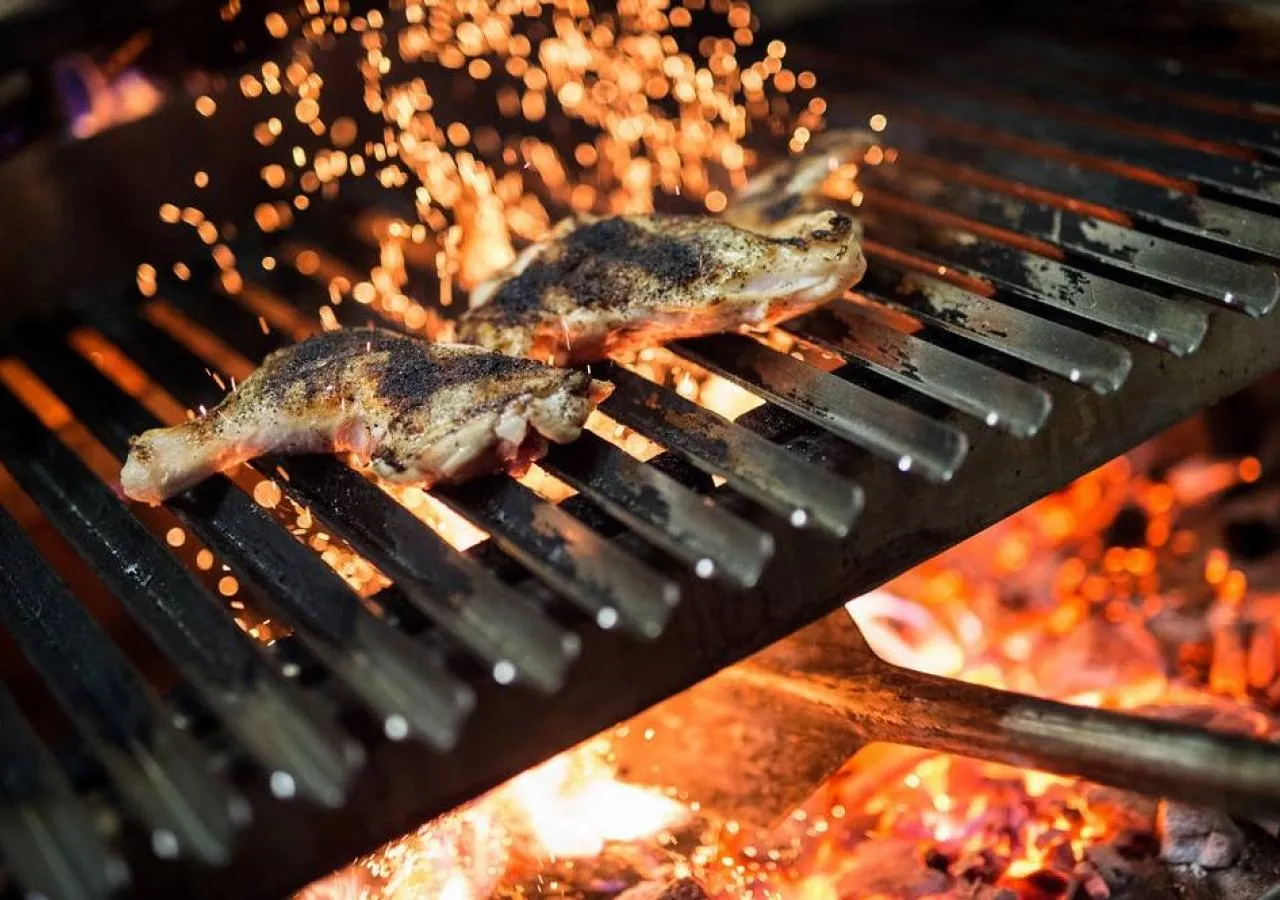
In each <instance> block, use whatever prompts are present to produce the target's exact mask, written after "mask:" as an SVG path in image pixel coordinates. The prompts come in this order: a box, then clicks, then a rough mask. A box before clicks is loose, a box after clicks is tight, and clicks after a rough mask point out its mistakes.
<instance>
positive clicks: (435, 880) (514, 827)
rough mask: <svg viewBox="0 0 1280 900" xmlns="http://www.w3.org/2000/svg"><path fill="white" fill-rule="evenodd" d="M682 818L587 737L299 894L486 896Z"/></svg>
mask: <svg viewBox="0 0 1280 900" xmlns="http://www.w3.org/2000/svg"><path fill="white" fill-rule="evenodd" d="M689 818H690V811H689V809H688V807H686V806H685V805H684V804H683V803H680V802H678V801H676V800H673V799H671V798H669V797H667V796H665V795H663V794H662V793H660V792H658V791H656V790H654V789H651V788H643V787H637V786H634V785H627V784H623V783H621V782H620V781H618V780H617V773H616V771H615V769H614V767H613V765H612V764H611V763H610V762H609V759H608V747H607V744H605V743H603V742H600V741H594V742H591V743H588V744H584V745H582V746H580V747H577V748H575V749H573V750H570V751H568V752H566V753H563V754H561V755H559V756H557V757H555V758H553V759H551V760H548V761H547V762H546V763H543V764H542V765H540V766H536V767H535V768H533V769H530V770H529V771H527V772H524V773H522V774H521V775H519V776H517V777H516V778H514V779H512V780H511V781H509V782H507V783H506V784H505V785H503V786H502V787H499V788H497V789H495V790H494V791H492V792H490V793H489V794H486V795H485V796H483V797H481V798H479V799H477V800H475V801H473V802H472V803H470V804H468V805H467V806H465V807H463V808H461V809H459V810H457V811H455V812H452V813H449V814H448V815H446V816H443V817H441V818H439V819H437V820H435V821H433V822H430V823H428V824H427V825H424V826H423V827H422V828H420V829H418V831H416V832H414V833H413V834H410V835H406V836H405V837H403V838H401V839H400V840H398V841H394V842H393V843H391V844H388V845H387V846H385V847H383V848H382V849H380V850H379V851H378V852H376V853H375V854H373V855H371V856H369V857H368V858H366V859H364V860H361V861H359V862H358V863H357V864H355V865H353V866H351V867H350V868H348V869H346V870H343V871H341V872H339V873H337V874H336V875H333V876H330V877H329V878H327V879H323V880H321V881H319V882H317V883H316V884H314V885H312V886H311V887H310V888H308V889H307V891H306V892H304V893H303V894H301V895H299V897H298V898H296V900H327V898H330V897H333V898H335V900H336V898H338V897H340V896H345V895H343V894H341V893H340V892H339V891H340V890H341V889H342V888H343V887H344V886H348V885H351V884H353V883H356V882H358V883H359V884H360V890H361V891H362V893H361V894H360V896H362V897H365V898H370V900H372V898H381V900H417V898H422V897H435V898H453V900H484V898H487V897H489V896H491V895H492V893H493V891H494V890H496V889H497V887H498V886H499V885H500V884H501V883H502V882H503V881H504V880H506V879H511V878H516V877H520V876H521V875H529V874H530V873H533V872H537V871H538V870H540V869H541V868H542V867H543V866H546V865H548V864H550V863H552V862H555V861H563V860H568V861H572V860H578V859H588V858H591V857H594V856H597V855H598V854H600V853H601V852H602V851H604V850H605V848H606V847H607V846H609V845H611V844H616V843H622V842H633V841H638V840H641V839H646V838H650V837H652V836H653V835H655V834H658V833H659V832H662V831H664V830H666V829H669V828H673V827H676V826H677V825H679V824H680V823H682V822H684V821H686V820H687V819H689Z"/></svg>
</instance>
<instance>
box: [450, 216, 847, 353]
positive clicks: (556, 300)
mask: <svg viewBox="0 0 1280 900" xmlns="http://www.w3.org/2000/svg"><path fill="white" fill-rule="evenodd" d="M854 232H855V229H854V223H853V221H852V220H851V219H850V218H849V217H847V216H843V215H839V214H836V213H832V212H820V213H817V214H815V215H812V216H802V217H797V218H795V219H793V220H791V221H790V223H789V225H788V228H787V230H786V231H785V233H784V232H782V231H779V232H777V233H774V234H771V235H767V236H766V235H761V234H756V233H753V232H751V231H747V230H744V229H742V228H738V227H735V226H733V225H730V224H727V223H725V222H722V221H719V220H717V219H710V218H706V217H702V216H674V215H644V216H612V217H608V218H581V219H571V220H566V221H565V222H562V223H560V225H558V226H557V227H556V228H555V229H554V230H553V232H552V233H551V234H550V235H549V236H548V237H547V238H546V239H544V240H542V241H539V242H538V243H535V244H533V245H531V246H530V247H527V248H526V249H525V250H524V251H523V252H522V253H521V254H520V255H519V256H518V257H517V258H516V261H515V262H514V263H512V265H510V266H508V267H507V268H506V269H504V270H503V271H501V272H499V273H498V274H497V275H495V276H494V277H493V278H491V279H489V280H488V281H486V282H485V283H483V284H481V285H480V286H479V287H478V288H477V289H476V290H475V291H474V292H473V293H472V297H471V308H470V309H468V310H467V311H466V312H465V313H464V314H463V315H462V317H461V318H460V319H459V320H458V327H457V332H456V334H457V337H458V339H459V340H461V341H465V342H467V343H472V344H479V345H480V346H483V347H488V348H490V349H493V350H498V351H500V352H502V353H506V354H510V355H513V356H530V357H533V358H535V359H546V360H548V361H550V362H552V363H555V364H558V365H563V364H566V363H569V362H589V361H591V360H595V359H599V358H601V357H603V356H605V355H606V354H609V353H613V352H616V351H626V350H631V349H636V348H639V347H644V346H650V345H653V344H659V343H662V342H664V341H669V340H675V339H678V338H687V337H696V336H698V335H704V334H712V333H715V332H720V331H730V330H733V329H736V328H738V327H739V326H741V325H750V326H756V327H765V326H768V325H771V324H774V323H776V322H779V321H781V320H783V319H787V318H790V317H792V316H795V315H799V314H800V313H803V312H805V311H807V310H810V309H812V308H813V307H815V306H817V305H819V304H821V303H823V302H825V301H827V300H829V299H831V298H832V297H836V296H838V295H840V294H841V293H843V292H844V291H845V290H846V289H848V288H849V287H850V286H851V285H853V284H854V283H855V282H857V280H858V279H859V278H861V277H862V273H863V271H864V270H865V269H866V262H865V260H864V259H863V257H862V251H861V249H860V248H859V246H858V242H857V239H856V236H855V233H854Z"/></svg>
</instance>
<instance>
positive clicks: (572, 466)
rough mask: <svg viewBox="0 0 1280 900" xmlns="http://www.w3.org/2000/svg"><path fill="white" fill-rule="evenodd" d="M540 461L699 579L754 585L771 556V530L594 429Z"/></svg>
mask: <svg viewBox="0 0 1280 900" xmlns="http://www.w3.org/2000/svg"><path fill="white" fill-rule="evenodd" d="M541 465H542V467H543V468H545V469H547V470H548V471H549V472H551V473H552V474H553V475H556V476H557V477H559V478H561V479H563V480H564V481H566V482H567V483H568V484H570V485H571V486H572V487H574V488H575V489H576V490H579V491H583V492H584V493H587V494H588V495H589V496H591V498H592V499H593V500H595V501H596V502H598V503H600V504H601V506H602V507H603V508H604V509H605V510H606V511H607V512H608V513H609V514H610V515H612V516H614V517H615V518H617V519H618V520H620V521H622V522H623V523H625V524H626V525H627V527H629V528H631V529H632V530H633V531H636V532H637V533H639V534H640V535H642V536H643V537H644V538H645V539H646V540H648V541H650V542H651V543H653V544H655V545H657V546H659V547H661V548H662V549H663V550H665V551H666V552H668V553H670V554H671V555H672V556H675V557H677V558H679V559H683V560H684V561H685V562H687V563H689V564H691V565H692V566H693V571H694V574H695V575H697V576H698V577H700V578H712V577H715V576H717V575H719V576H722V577H724V578H725V579H726V580H728V581H729V582H731V583H733V584H735V585H738V586H739V587H748V588H749V587H753V586H754V585H755V583H756V582H757V581H758V580H759V578H760V573H761V571H762V570H763V569H764V566H765V564H766V563H767V562H768V560H769V558H770V557H771V556H772V555H773V536H772V535H770V534H769V533H768V532H767V531H764V530H763V529H760V528H757V527H756V526H755V525H751V524H748V523H747V522H744V521H743V520H742V519H740V518H738V517H737V516H735V515H732V514H730V513H728V512H726V511H725V510H724V508H723V507H721V506H718V505H716V504H715V503H714V502H712V501H711V500H710V498H707V497H703V496H701V495H699V494H696V493H694V492H693V491H691V490H689V489H688V488H686V487H685V486H684V485H682V484H680V482H678V481H676V480H675V479H674V478H672V477H671V476H669V475H666V474H664V473H663V472H660V471H659V470H658V469H656V468H654V467H653V466H648V465H645V464H644V463H641V462H638V461H637V460H635V459H633V458H632V457H630V456H628V455H627V454H626V453H623V452H621V451H619V450H617V449H616V448H615V447H613V446H611V445H610V444H608V443H607V442H605V441H604V440H602V439H600V438H598V437H596V436H595V435H593V434H591V433H590V432H584V433H583V435H582V436H581V437H580V438H579V439H578V440H577V441H575V442H574V443H572V444H569V445H566V446H558V447H553V448H552V449H551V452H550V453H548V454H547V456H546V458H545V459H543V460H542V463H541Z"/></svg>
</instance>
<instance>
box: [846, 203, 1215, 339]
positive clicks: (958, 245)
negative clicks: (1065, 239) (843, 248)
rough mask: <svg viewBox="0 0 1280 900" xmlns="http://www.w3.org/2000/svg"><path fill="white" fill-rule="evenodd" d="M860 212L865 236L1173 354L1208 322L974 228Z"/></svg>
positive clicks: (1200, 335)
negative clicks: (923, 255) (929, 257)
mask: <svg viewBox="0 0 1280 900" xmlns="http://www.w3.org/2000/svg"><path fill="white" fill-rule="evenodd" d="M864 220H865V222H866V224H867V235H868V237H871V238H873V239H875V240H878V241H882V242H883V243H886V244H890V245H896V246H898V247H901V248H903V249H907V250H908V251H909V252H913V251H915V250H917V249H918V250H920V251H923V252H926V253H929V254H930V255H932V256H936V258H937V259H938V260H939V261H940V262H942V263H945V264H946V265H947V266H948V267H951V268H954V269H958V270H961V271H963V272H966V273H967V274H970V275H973V276H975V277H977V278H979V279H985V280H987V281H991V282H994V283H996V284H999V285H1002V286H1004V287H1005V288H1007V289H1009V290H1011V291H1012V292H1014V293H1015V294H1017V295H1018V296H1020V297H1024V298H1026V299H1028V300H1031V301H1033V302H1037V303H1042V304H1044V305H1046V306H1049V307H1052V308H1054V309H1058V310H1061V311H1062V312H1065V313H1069V314H1072V315H1076V316H1079V317H1081V318H1083V319H1086V320H1088V321H1091V322H1096V323H1098V324H1099V325H1105V326H1106V327H1108V328H1112V329H1114V330H1116V331H1119V332H1121V333H1123V334H1128V335H1131V336H1133V337H1136V338H1138V339H1140V340H1144V341H1146V342H1147V343H1149V344H1152V345H1154V346H1156V347H1160V348H1161V349H1164V350H1168V351H1170V352H1171V353H1173V354H1175V355H1177V356H1185V355H1187V354H1189V353H1193V352H1195V350H1196V348H1197V347H1199V346H1200V341H1201V340H1203V339H1204V335H1205V332H1206V331H1207V330H1208V328H1209V317H1208V315H1207V314H1206V313H1205V312H1204V311H1203V310H1200V309H1196V308H1195V307H1193V306H1191V305H1188V304H1180V303H1178V302H1176V301H1172V300H1168V299H1166V298H1164V297H1160V296H1157V295H1156V294H1152V293H1150V292H1148V291H1144V290H1141V289H1139V288H1135V287H1130V286H1129V285H1127V284H1121V283H1120V282H1117V281H1111V280H1109V279H1106V278H1102V277H1100V276H1098V275H1094V274H1092V273H1089V272H1083V271H1081V270H1080V269H1076V268H1072V267H1071V266H1066V265H1063V264H1062V263H1060V262H1056V261H1054V260H1051V259H1047V258H1045V257H1043V256H1038V255H1036V254H1034V253H1030V252H1028V251H1026V250H1020V249H1017V248H1014V247H1009V246H1006V245H1004V244H999V243H996V242H995V241H992V240H988V239H986V238H982V237H978V236H977V235H975V234H973V233H972V232H968V231H962V230H959V229H954V228H948V227H945V226H941V225H932V224H924V223H919V222H914V221H911V220H905V221H904V220H903V219H900V218H898V217H897V216H896V215H890V216H886V215H883V214H882V212H881V211H880V210H879V209H877V210H875V211H874V212H867V213H866V214H865V216H864Z"/></svg>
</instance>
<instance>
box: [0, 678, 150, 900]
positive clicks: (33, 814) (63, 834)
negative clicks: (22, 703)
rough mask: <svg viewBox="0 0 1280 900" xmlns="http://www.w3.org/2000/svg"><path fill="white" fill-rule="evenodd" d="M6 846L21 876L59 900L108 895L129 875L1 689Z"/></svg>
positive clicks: (0, 776)
mask: <svg viewBox="0 0 1280 900" xmlns="http://www.w3.org/2000/svg"><path fill="white" fill-rule="evenodd" d="M0 853H3V855H4V863H5V865H6V866H8V867H9V868H10V869H11V870H12V872H13V874H14V875H16V876H17V880H18V881H20V882H21V883H22V884H23V885H24V886H25V887H26V888H27V889H28V890H29V891H30V892H31V893H30V894H28V896H31V897H33V896H35V893H36V892H39V893H40V894H42V895H44V896H46V897H56V898H59V900H106V897H108V896H109V895H110V894H112V893H113V892H114V891H115V890H116V889H118V888H120V887H122V886H124V885H125V884H126V883H127V882H128V878H129V872H128V869H127V867H126V866H125V864H124V861H123V860H121V859H120V858H119V857H117V856H116V855H115V854H114V853H112V852H111V851H110V850H108V849H107V845H106V844H105V843H104V842H103V840H102V835H101V834H100V833H99V831H98V828H97V827H96V826H95V824H94V822H93V819H92V818H91V817H90V815H89V810H88V809H87V807H85V805H84V804H83V803H82V802H81V800H80V798H79V797H77V796H76V794H75V792H74V791H73V789H72V787H71V783H70V782H69V781H68V780H67V777H66V776H65V775H64V774H63V773H62V770H61V769H59V768H58V765H57V763H56V762H55V761H54V759H53V756H52V755H51V754H50V753H49V752H48V751H47V750H45V748H44V746H43V745H42V744H41V743H40V740H39V738H37V737H36V735H35V733H34V732H32V730H31V726H30V725H28V724H27V721H26V719H25V718H23V715H22V713H21V712H20V711H19V710H18V707H17V705H16V704H15V703H14V702H13V698H11V697H10V696H9V693H8V692H7V691H5V690H4V689H3V688H0Z"/></svg>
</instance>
